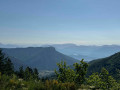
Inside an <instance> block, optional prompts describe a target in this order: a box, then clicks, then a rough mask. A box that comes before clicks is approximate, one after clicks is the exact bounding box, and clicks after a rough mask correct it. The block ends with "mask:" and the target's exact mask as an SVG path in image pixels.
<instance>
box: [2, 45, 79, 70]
mask: <svg viewBox="0 0 120 90" xmlns="http://www.w3.org/2000/svg"><path fill="white" fill-rule="evenodd" d="M3 52H5V53H6V54H8V55H9V56H12V57H15V58H16V59H18V60H20V61H21V62H23V63H24V64H26V65H28V66H31V67H36V68H38V70H54V69H55V68H57V65H56V63H58V62H60V61H61V60H63V61H64V60H65V61H66V62H67V64H68V65H72V64H73V63H75V62H78V60H76V59H74V58H71V57H69V56H66V55H64V54H62V53H59V52H58V51H56V50H55V48H54V47H29V48H4V49H3Z"/></svg>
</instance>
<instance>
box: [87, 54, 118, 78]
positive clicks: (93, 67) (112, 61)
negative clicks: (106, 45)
mask: <svg viewBox="0 0 120 90" xmlns="http://www.w3.org/2000/svg"><path fill="white" fill-rule="evenodd" d="M102 67H104V68H106V69H107V70H108V71H109V73H110V74H111V75H112V76H113V77H114V78H116V79H119V80H120V52H118V53H116V54H114V55H111V56H109V57H106V58H102V59H97V60H93V61H91V62H89V68H88V75H90V74H92V73H93V72H100V71H101V68H102ZM118 74H119V75H118Z"/></svg>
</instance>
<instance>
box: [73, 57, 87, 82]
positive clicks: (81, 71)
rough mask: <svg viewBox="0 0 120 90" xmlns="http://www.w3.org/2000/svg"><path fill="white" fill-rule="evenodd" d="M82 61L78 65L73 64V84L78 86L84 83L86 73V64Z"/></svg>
mask: <svg viewBox="0 0 120 90" xmlns="http://www.w3.org/2000/svg"><path fill="white" fill-rule="evenodd" d="M83 60H84V59H82V60H81V61H80V64H79V63H75V64H74V67H75V74H76V77H75V82H76V83H78V84H83V83H84V82H85V75H86V73H87V68H88V64H87V63H86V62H84V61H83Z"/></svg>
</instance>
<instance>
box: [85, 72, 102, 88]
mask: <svg viewBox="0 0 120 90" xmlns="http://www.w3.org/2000/svg"><path fill="white" fill-rule="evenodd" d="M87 84H88V85H90V86H95V88H98V89H99V88H100V87H101V85H102V81H101V78H100V77H99V74H98V73H93V74H92V75H90V76H89V78H88V79H87Z"/></svg>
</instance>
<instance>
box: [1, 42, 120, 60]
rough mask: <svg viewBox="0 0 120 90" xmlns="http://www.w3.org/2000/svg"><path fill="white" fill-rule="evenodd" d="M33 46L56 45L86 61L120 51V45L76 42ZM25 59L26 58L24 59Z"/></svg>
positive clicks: (59, 50) (63, 51)
mask: <svg viewBox="0 0 120 90" xmlns="http://www.w3.org/2000/svg"><path fill="white" fill-rule="evenodd" d="M31 46H32V47H38V46H41V47H55V49H56V50H57V51H58V52H61V53H63V54H65V55H68V56H71V57H73V58H75V59H78V60H81V59H85V61H87V62H88V61H91V60H94V59H97V58H104V57H108V56H110V55H112V54H114V53H116V52H119V51H120V45H103V46H96V45H88V46H87V45H75V44H52V45H31ZM0 47H1V48H10V47H11V48H15V47H26V46H24V45H22V46H20V45H19V46H18V45H11V44H8V45H4V44H0ZM23 60H24V59H23Z"/></svg>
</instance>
